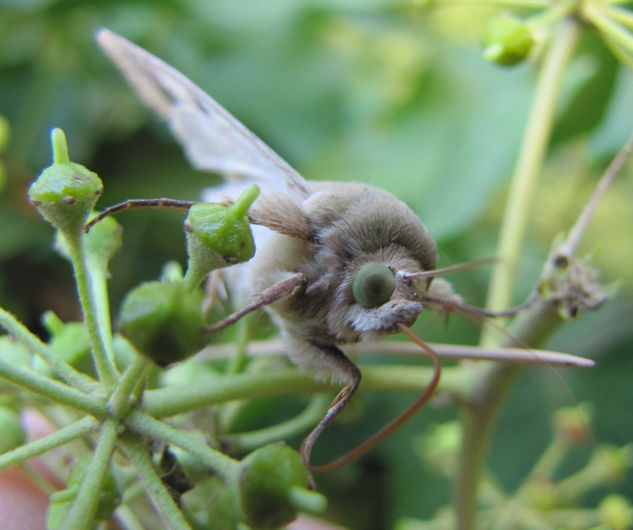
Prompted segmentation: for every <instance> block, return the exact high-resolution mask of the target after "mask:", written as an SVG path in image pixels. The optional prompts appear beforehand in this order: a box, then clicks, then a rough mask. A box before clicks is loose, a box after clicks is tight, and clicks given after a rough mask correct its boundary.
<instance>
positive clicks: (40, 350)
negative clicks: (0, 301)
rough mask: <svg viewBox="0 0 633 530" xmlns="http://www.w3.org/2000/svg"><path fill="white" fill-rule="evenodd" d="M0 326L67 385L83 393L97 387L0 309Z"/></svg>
mask: <svg viewBox="0 0 633 530" xmlns="http://www.w3.org/2000/svg"><path fill="white" fill-rule="evenodd" d="M0 326H2V327H3V328H4V329H5V330H6V331H7V333H9V335H12V336H14V337H15V338H16V339H17V340H18V341H20V342H21V343H22V344H24V345H25V346H26V347H27V348H28V349H29V350H30V351H32V352H33V353H34V354H35V355H37V356H38V357H41V358H42V359H43V360H44V362H46V363H47V364H48V365H49V366H50V367H51V369H52V370H53V372H55V373H56V374H57V375H58V376H59V377H61V378H62V379H63V380H64V381H66V382H67V383H68V384H70V385H73V386H75V387H77V388H78V389H80V390H82V391H84V392H91V391H93V390H95V389H97V388H99V387H98V385H97V383H96V381H93V380H92V379H90V378H89V377H87V376H86V375H84V374H82V373H79V372H77V371H76V370H75V369H74V368H73V367H72V366H70V365H68V364H66V363H65V362H64V361H62V360H61V359H60V358H59V357H58V356H57V355H55V353H54V352H52V351H51V350H50V349H49V348H48V346H46V344H44V343H43V342H42V341H41V340H40V339H39V338H38V337H37V336H35V335H33V333H31V332H30V331H29V330H28V329H27V328H26V327H25V326H24V325H23V324H22V323H21V322H20V321H19V320H18V319H17V318H15V317H14V316H13V315H12V314H11V313H9V312H8V311H5V310H4V309H2V308H0Z"/></svg>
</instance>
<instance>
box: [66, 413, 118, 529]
mask: <svg viewBox="0 0 633 530" xmlns="http://www.w3.org/2000/svg"><path fill="white" fill-rule="evenodd" d="M116 440H117V423H116V422H115V421H114V420H110V419H108V420H106V421H104V422H103V424H102V426H101V433H100V434H99V440H98V441H97V446H96V448H95V451H94V455H93V457H92V460H90V463H89V465H88V467H87V468H86V475H85V477H84V479H83V481H82V482H81V486H80V487H79V492H78V493H77V498H76V499H75V501H74V502H73V504H72V507H71V508H70V512H68V515H67V516H66V518H65V519H64V522H63V525H62V527H63V528H68V529H73V530H74V529H79V528H91V527H92V525H93V522H94V514H95V512H96V510H97V506H98V504H99V490H100V489H101V484H102V483H103V479H104V478H105V476H106V473H107V472H108V469H109V467H110V459H111V458H112V453H113V452H114V447H115V445H116Z"/></svg>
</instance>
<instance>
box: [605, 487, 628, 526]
mask: <svg viewBox="0 0 633 530" xmlns="http://www.w3.org/2000/svg"><path fill="white" fill-rule="evenodd" d="M598 511H599V512H600V518H601V519H602V522H603V523H604V524H606V525H607V526H608V527H609V528H633V505H632V504H631V501H629V500H628V499H626V498H625V497H623V496H622V495H617V494H615V493H611V494H610V495H607V496H606V497H605V498H604V499H602V501H600V505H599V506H598Z"/></svg>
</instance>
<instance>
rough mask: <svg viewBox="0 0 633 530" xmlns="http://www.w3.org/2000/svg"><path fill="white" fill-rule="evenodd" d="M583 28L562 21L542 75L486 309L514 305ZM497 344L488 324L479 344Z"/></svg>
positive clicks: (517, 167)
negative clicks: (532, 212) (533, 210)
mask: <svg viewBox="0 0 633 530" xmlns="http://www.w3.org/2000/svg"><path fill="white" fill-rule="evenodd" d="M579 29H580V26H579V24H578V22H576V21H575V20H572V19H565V20H563V21H561V23H560V27H559V30H558V32H557V34H556V36H555V38H554V41H553V42H552V43H551V44H550V48H549V50H548V52H547V55H546V57H545V61H544V64H543V67H542V71H541V73H540V75H539V79H538V83H537V87H536V93H535V96H534V101H533V103H532V107H531V109H530V113H529V116H528V121H527V124H526V129H525V134H524V137H523V142H522V144H521V149H520V152H519V156H518V159H517V165H516V168H515V171H514V175H513V177H512V183H511V185H510V195H509V198H508V203H507V206H506V210H505V214H504V218H503V224H502V229H501V235H500V239H499V247H498V250H497V257H498V258H499V264H498V265H497V266H496V267H495V270H494V272H493V275H492V280H491V284H490V290H489V293H488V300H487V304H486V307H487V308H488V309H491V310H493V311H498V310H500V309H504V308H506V307H509V306H510V305H511V303H512V295H513V292H512V291H513V285H514V284H515V279H516V273H517V267H518V263H519V254H520V248H521V243H522V241H523V234H524V232H525V226H526V223H527V220H528V214H529V208H530V206H531V204H532V199H533V195H534V190H535V187H536V182H537V180H538V176H539V174H540V173H541V168H542V165H543V160H544V157H545V151H546V148H547V143H548V141H549V137H550V134H551V131H552V126H553V122H554V117H555V114H556V112H555V110H556V102H557V100H558V96H559V93H560V88H561V83H562V78H563V72H564V71H565V68H566V66H567V64H568V63H569V61H570V59H571V57H572V53H573V50H574V48H575V45H576V42H577V40H578V34H579ZM494 343H495V340H494V336H493V330H492V329H491V328H490V327H489V326H484V329H483V334H482V340H481V344H484V345H491V344H494Z"/></svg>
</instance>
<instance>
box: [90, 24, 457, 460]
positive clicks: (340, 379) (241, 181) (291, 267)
mask: <svg viewBox="0 0 633 530" xmlns="http://www.w3.org/2000/svg"><path fill="white" fill-rule="evenodd" d="M97 40H98V43H99V44H100V46H101V47H102V48H103V50H104V51H105V52H106V54H107V55H108V56H109V57H110V58H111V59H112V60H113V61H114V63H115V64H116V65H117V66H118V67H119V69H120V70H121V71H122V72H123V74H124V75H125V77H126V78H127V80H128V81H129V83H130V84H131V85H132V87H133V88H134V89H135V90H136V92H137V94H138V95H139V97H140V98H141V99H142V101H143V102H144V103H145V104H146V105H147V106H149V107H150V108H151V109H152V110H153V111H154V112H156V113H157V114H158V115H159V116H160V117H161V118H163V119H164V120H165V121H167V123H168V125H169V127H170V129H171V131H172V133H173V134H174V135H175V136H176V138H177V139H178V140H179V141H180V143H181V144H182V146H183V147H184V149H185V152H186V155H187V157H188V159H189V160H190V162H191V163H192V164H193V165H194V166H195V167H196V168H198V169H202V170H208V171H212V172H216V173H220V174H222V175H223V176H224V177H225V178H226V180H227V183H226V185H225V186H224V187H223V188H222V190H220V191H222V192H224V193H226V194H229V195H230V194H231V192H233V193H234V196H235V195H236V194H237V190H239V188H240V186H244V185H245V184H246V183H252V182H254V183H256V184H258V185H259V186H260V188H261V189H262V193H261V195H260V197H259V198H258V199H257V200H256V201H255V203H254V205H253V206H252V207H251V210H250V214H249V216H250V218H251V221H252V222H253V223H254V224H255V225H256V226H255V227H254V234H255V241H256V246H257V251H256V254H255V257H254V258H253V259H252V260H251V261H249V262H248V263H247V264H244V265H240V266H237V267H235V268H231V269H234V270H233V271H231V270H229V272H230V273H231V275H232V277H233V278H232V279H233V280H234V282H235V283H239V284H240V285H241V286H242V288H245V289H246V291H247V292H250V293H251V294H252V295H257V296H256V298H255V300H256V301H255V302H253V303H251V304H250V305H248V306H247V307H246V308H245V309H244V310H243V311H240V312H238V313H236V314H235V315H234V316H233V317H229V318H228V319H227V320H225V321H224V322H223V323H221V324H219V325H218V326H216V329H219V328H221V327H223V326H225V325H227V324H228V323H231V322H234V321H235V320H237V319H238V318H239V317H241V316H242V315H243V314H246V312H249V311H251V310H252V309H254V308H256V307H260V306H266V308H267V310H268V312H269V313H270V315H271V317H272V319H273V321H274V322H275V323H276V324H277V326H278V327H279V329H280V331H281V335H282V338H283V341H284V344H285V347H286V351H287V354H288V356H289V357H290V359H291V360H292V361H293V362H294V363H295V364H296V365H298V366H299V367H300V368H302V369H305V370H308V371H310V372H311V373H312V374H314V376H315V377H316V378H318V379H320V380H326V381H331V382H333V383H337V384H340V385H343V388H342V390H341V391H340V393H339V394H338V395H337V396H336V398H335V399H334V401H333V402H332V404H331V405H330V407H329V409H328V411H327V413H326V415H325V417H324V418H323V419H322V420H321V422H320V423H319V424H318V425H317V426H316V427H315V429H314V430H313V431H312V432H311V433H310V434H309V435H308V437H307V438H306V439H305V440H304V443H303V445H302V456H303V459H304V462H305V463H306V465H308V466H309V463H310V453H311V450H312V446H313V444H314V442H315V441H316V439H317V437H318V436H319V434H320V433H321V432H322V431H323V429H324V428H325V427H326V426H327V425H328V424H329V423H330V422H331V421H332V420H333V419H334V418H335V417H336V416H337V414H338V413H339V412H340V411H341V410H342V409H343V408H344V407H345V405H346V404H347V403H348V402H349V400H350V399H351V397H352V395H353V394H354V392H355V391H356V389H357V388H358V386H359V383H360V380H361V373H360V370H359V369H358V367H357V366H356V365H355V364H354V363H353V362H352V361H351V360H350V359H349V358H348V357H347V356H346V355H345V354H344V353H343V351H342V349H341V345H344V344H351V343H357V342H360V341H366V340H373V339H376V338H378V337H381V336H384V335H387V334H391V333H395V332H400V331H404V332H405V333H407V334H410V331H409V330H408V327H409V326H411V325H412V324H413V322H414V321H415V320H416V318H417V317H418V315H419V314H420V313H421V312H422V310H423V309H424V308H425V307H438V306H439V307H451V304H452V305H453V306H454V305H455V304H457V303H458V301H457V299H456V298H455V296H454V295H453V294H452V291H451V290H450V287H449V285H448V284H447V283H446V282H444V281H442V280H441V279H434V277H435V276H438V275H440V274H444V273H446V272H452V271H453V270H457V269H459V268H460V267H459V266H456V267H448V268H445V269H437V262H438V254H437V249H436V245H435V243H434V241H433V239H432V237H431V235H430V234H429V232H428V230H427V229H426V228H425V227H424V225H423V224H422V223H421V222H420V220H419V219H418V217H417V216H416V215H415V214H414V213H413V211H412V210H411V209H409V208H408V207H407V206H406V205H405V203H403V202H402V201H400V200H398V199H397V198H396V197H394V196H393V195H391V194H390V193H388V192H386V191H383V190H380V189H376V188H373V187H370V186H368V185H365V184H358V183H342V182H323V181H308V180H306V179H304V178H303V177H302V176H301V175H299V173H297V171H295V170H294V169H293V168H292V167H290V165H288V164H287V163H286V162H285V161H284V160H283V159H282V158H281V157H279V156H278V155H277V154H276V153H274V152H273V151H272V150H271V149H270V148H269V147H267V146H266V145H265V144H264V143H263V142H262V141H261V140H260V139H258V138H257V137H256V136H255V135H254V134H252V133H251V132H250V131H249V130H248V129H247V128H246V127H245V126H244V125H242V124H241V123H240V122H239V121H237V120H236V119H235V118H234V117H233V116H231V114H229V113H228V112H227V111H226V110H225V109H224V108H223V107H222V106H221V105H220V104H218V103H217V102H216V101H215V100H214V99H213V98H211V97H210V96H209V95H208V94H206V93H205V92H204V91H202V90H201V89H200V88H198V87H197V86H196V85H195V84H194V83H192V82H191V81H190V80H189V79H187V78H186V77H185V76H184V75H182V74H181V73H179V72H178V71H176V70H175V69H173V68H172V67H170V66H169V65H167V64H166V63H164V62H163V61H161V60H160V59H158V58H157V57H155V56H153V55H152V54H150V53H149V52H147V51H145V50H143V49H142V48H139V47H138V46H136V45H134V44H132V43H131V42H129V41H127V40H126V39H124V38H122V37H120V36H118V35H116V34H114V33H112V32H111V31H109V30H107V29H102V30H100V31H99V32H98V34H97ZM216 192H217V190H216V191H215V192H213V191H212V192H210V193H208V194H207V196H206V197H205V199H207V200H210V199H212V198H213V196H217V195H213V194H214V193H216ZM442 301H448V302H447V303H446V304H444V305H443V302H442ZM414 340H416V339H414ZM416 341H417V340H416ZM418 343H419V344H420V345H421V346H422V347H423V348H424V349H425V351H427V352H428V353H429V354H431V355H432V354H433V352H432V350H430V348H429V347H428V345H426V344H425V343H423V342H418ZM434 363H435V368H436V371H435V372H436V373H435V377H434V381H433V383H432V384H431V385H430V386H429V387H428V388H427V391H426V392H425V394H424V395H423V396H422V398H421V399H422V400H424V399H427V398H428V397H429V396H430V394H431V393H432V391H433V388H434V387H435V385H436V384H437V382H438V379H439V364H438V363H437V359H435V360H434ZM418 405H419V403H418ZM380 437H381V436H378V437H377V438H380Z"/></svg>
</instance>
